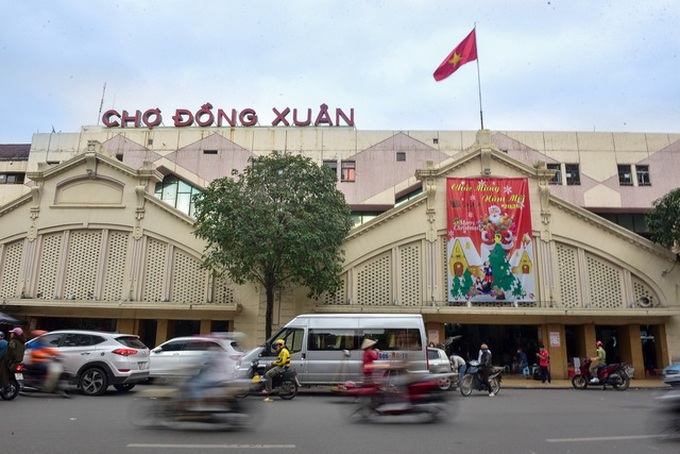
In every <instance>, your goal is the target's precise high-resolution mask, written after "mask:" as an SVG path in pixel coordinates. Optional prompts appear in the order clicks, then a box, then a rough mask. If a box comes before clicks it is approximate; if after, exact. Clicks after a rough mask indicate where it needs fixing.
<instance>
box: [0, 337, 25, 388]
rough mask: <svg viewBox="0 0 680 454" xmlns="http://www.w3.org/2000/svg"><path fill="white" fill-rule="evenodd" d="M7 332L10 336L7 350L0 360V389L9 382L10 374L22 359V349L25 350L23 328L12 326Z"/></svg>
mask: <svg viewBox="0 0 680 454" xmlns="http://www.w3.org/2000/svg"><path fill="white" fill-rule="evenodd" d="M9 333H10V336H11V337H10V340H9V343H8V344H7V351H6V352H5V356H3V358H2V360H1V361H0V389H2V388H4V387H5V386H7V385H8V384H9V377H10V374H11V373H13V371H14V369H15V368H16V366H18V365H19V364H20V363H21V362H22V361H23V360H24V351H25V350H26V347H25V346H24V343H25V342H26V337H25V336H24V330H23V329H21V328H14V329H11V330H10V331H9Z"/></svg>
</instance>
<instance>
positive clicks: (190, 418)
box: [129, 380, 259, 430]
mask: <svg viewBox="0 0 680 454" xmlns="http://www.w3.org/2000/svg"><path fill="white" fill-rule="evenodd" d="M247 386H248V383H247V382H244V381H243V380H240V381H239V380H232V381H228V382H224V383H222V384H221V385H220V386H215V387H211V388H208V389H206V390H205V391H204V393H203V394H202V395H201V402H200V404H199V403H198V402H196V401H195V400H192V399H189V398H188V397H187V395H186V393H185V391H184V389H183V386H182V385H181V384H180V385H177V384H173V383H170V382H166V383H165V384H164V385H162V386H151V387H149V388H147V389H144V390H143V391H141V392H140V393H138V396H135V400H134V401H133V403H132V405H131V407H130V414H129V419H130V421H131V422H132V424H134V425H136V426H138V427H142V428H166V429H215V430H230V429H249V428H253V427H254V425H255V423H256V422H257V421H258V419H259V418H258V417H257V414H256V413H255V411H256V409H255V408H254V406H252V405H248V403H247V402H245V401H243V400H242V399H239V398H237V394H238V393H240V392H241V391H242V389H243V388H244V387H247Z"/></svg>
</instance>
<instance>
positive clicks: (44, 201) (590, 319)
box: [0, 131, 680, 377]
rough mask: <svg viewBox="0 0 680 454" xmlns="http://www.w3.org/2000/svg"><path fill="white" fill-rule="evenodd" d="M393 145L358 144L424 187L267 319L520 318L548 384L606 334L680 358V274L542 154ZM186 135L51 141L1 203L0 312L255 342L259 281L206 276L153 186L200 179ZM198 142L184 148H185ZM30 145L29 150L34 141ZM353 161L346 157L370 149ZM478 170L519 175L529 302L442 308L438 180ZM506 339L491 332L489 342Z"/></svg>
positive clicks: (358, 234) (234, 153)
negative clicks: (526, 203) (51, 160)
mask: <svg viewBox="0 0 680 454" xmlns="http://www.w3.org/2000/svg"><path fill="white" fill-rule="evenodd" d="M341 134H347V132H346V131H345V132H342V133H341ZM207 137H209V138H210V139H209V140H210V141H212V142H215V143H212V142H210V143H211V144H212V145H210V146H214V147H216V148H219V147H223V146H224V145H225V144H228V145H229V146H228V147H227V148H228V150H226V151H228V152H229V153H231V158H230V159H231V161H229V163H228V164H223V166H224V169H226V168H227V167H229V166H243V165H245V163H247V159H248V157H250V156H252V151H248V150H246V149H245V148H243V147H240V146H235V145H233V142H231V141H225V140H224V139H220V138H216V137H213V136H211V135H208V136H207ZM112 141H117V143H118V146H117V147H118V148H116V150H121V149H123V150H132V151H131V152H130V153H128V154H125V155H124V157H123V159H122V162H121V159H117V158H120V157H119V156H118V154H117V152H115V153H114V152H111V151H107V147H106V145H107V144H108V146H111V143H112ZM392 142H394V143H391V144H387V143H386V142H384V141H383V142H380V143H379V144H378V145H375V146H372V147H369V148H367V150H368V149H370V150H374V151H375V152H376V153H378V154H379V152H381V150H383V149H387V150H389V153H390V154H392V153H393V151H394V149H395V147H396V146H397V145H398V146H399V147H402V148H403V147H405V148H404V149H410V148H413V149H415V150H416V151H417V152H421V151H423V152H425V157H426V158H427V159H423V160H422V161H419V162H418V170H417V171H416V173H415V176H413V177H407V178H406V180H403V178H404V177H399V181H400V182H397V183H395V181H396V180H395V181H390V182H389V184H393V185H394V186H393V187H392V189H391V196H392V198H393V199H394V197H395V194H396V193H399V192H400V191H404V190H407V189H408V188H409V187H417V186H420V187H421V188H422V194H420V195H419V196H416V197H414V198H412V199H410V200H408V201H406V202H405V203H403V204H400V205H397V206H394V208H391V209H390V210H388V211H386V212H385V213H383V214H381V215H380V216H378V217H377V218H375V219H373V220H371V221H369V222H367V223H365V224H362V225H360V226H357V227H355V228H354V229H353V230H352V232H351V233H350V235H349V236H348V238H347V241H346V243H345V265H344V271H343V281H344V287H343V288H342V289H341V291H340V292H338V293H337V294H336V295H335V296H334V297H330V296H325V297H323V298H320V299H319V300H309V299H308V298H307V297H306V296H305V294H306V291H305V289H302V288H284V289H280V290H279V291H278V293H277V304H276V307H275V317H274V323H275V325H282V324H284V323H285V322H287V321H288V320H290V319H291V318H292V317H294V316H295V315H297V314H299V313H303V312H331V313H333V312H356V311H364V312H384V313H394V312H408V313H421V314H423V316H424V318H425V320H426V323H427V327H428V331H429V332H430V333H431V334H432V335H433V337H436V338H438V339H443V338H444V337H445V336H446V335H447V330H448V329H449V327H450V326H452V325H465V326H468V327H474V326H487V327H488V326H497V327H504V326H506V327H507V326H511V327H520V326H521V327H523V328H522V329H526V327H530V328H531V329H532V330H534V331H535V333H536V337H537V339H538V340H540V341H542V342H544V343H545V344H546V345H547V346H548V347H549V348H550V350H551V356H552V364H553V375H554V376H556V377H559V376H567V375H568V374H569V368H570V364H571V361H572V357H573V356H589V355H590V354H591V346H592V345H594V343H595V339H596V336H597V335H598V330H601V329H602V327H605V328H606V329H608V330H615V331H616V338H617V342H618V354H619V355H620V357H621V359H622V360H625V361H628V362H632V363H633V364H634V365H635V367H636V375H637V376H642V375H643V373H644V372H643V371H644V362H645V361H644V359H643V347H642V340H641V339H642V338H643V337H644V336H643V334H644V335H645V336H654V338H655V339H656V341H657V350H656V353H655V355H656V360H657V363H658V366H659V367H661V366H663V365H665V364H667V363H668V362H669V361H670V359H671V358H672V357H674V356H678V355H680V302H679V300H680V298H679V297H678V294H679V290H678V285H679V283H680V267H673V264H674V261H675V260H676V257H675V255H674V254H672V253H671V252H670V251H667V250H665V249H663V248H660V247H658V246H656V245H654V244H652V243H651V242H649V241H647V240H645V239H644V238H642V237H640V236H639V235H636V234H634V233H632V232H630V231H628V230H626V229H623V228H621V227H619V226H617V225H615V224H613V223H611V222H608V221H606V220H604V219H603V218H601V217H599V216H597V215H594V214H592V213H591V212H589V211H587V210H586V209H584V208H582V207H580V206H578V205H576V204H574V203H573V202H571V201H568V199H569V198H570V197H572V198H574V197H575V196H574V195H573V194H571V195H569V194H567V195H568V197H565V194H564V192H565V189H564V188H563V187H559V188H556V187H554V186H551V185H550V184H549V180H550V179H551V178H552V177H553V172H552V171H550V170H548V169H546V167H545V165H544V163H538V162H537V163H535V165H530V164H527V163H526V162H521V161H519V160H517V159H515V158H513V157H512V156H510V155H509V154H508V153H506V152H504V151H502V150H501V149H499V148H498V146H497V145H496V144H497V143H499V141H498V140H496V141H495V142H494V141H492V139H491V134H490V132H489V131H479V132H478V133H477V134H476V135H475V140H474V142H473V143H472V145H471V146H469V147H467V148H465V149H463V150H462V151H460V152H457V153H452V154H451V155H448V156H442V155H441V153H439V152H433V151H432V150H430V149H428V148H427V147H423V146H422V145H419V144H418V143H417V142H414V141H413V139H411V138H406V137H405V136H403V135H401V134H397V135H396V138H394V139H392ZM501 142H502V141H501ZM191 143H194V142H191ZM191 143H187V144H185V145H183V146H181V147H179V150H178V151H177V156H181V160H182V162H183V163H184V166H180V165H179V164H178V161H177V160H176V159H175V160H172V159H171V157H170V155H165V156H161V155H160V154H157V153H154V152H151V151H148V150H147V151H145V152H143V153H142V152H140V151H139V150H138V148H136V147H135V146H133V145H131V144H130V142H129V141H128V140H127V139H125V140H124V139H122V138H119V137H118V138H116V137H114V138H112V139H109V141H108V142H105V144H104V145H102V144H101V143H99V144H95V143H88V144H87V147H85V150H83V151H78V150H71V151H68V150H61V151H60V152H61V153H66V152H68V153H70V155H71V157H70V158H68V159H65V160H63V161H61V162H60V163H59V164H58V165H52V166H47V165H44V164H40V165H38V166H37V168H36V169H31V170H30V171H29V172H28V174H27V176H28V178H29V179H30V181H31V182H32V184H31V185H28V186H27V187H26V191H25V192H26V193H25V194H24V195H22V196H20V197H18V198H16V199H14V200H13V201H11V202H10V203H7V204H6V205H4V206H3V207H0V224H1V225H2V227H3V229H2V233H1V234H0V266H1V267H2V269H3V273H2V275H0V299H2V301H3V303H4V304H3V307H4V308H5V309H4V310H5V311H8V312H10V313H12V314H13V315H15V316H18V317H20V318H24V319H26V320H27V321H28V323H29V324H30V325H32V326H33V327H38V325H40V324H41V323H45V320H47V319H55V318H59V319H62V320H63V319H67V320H71V321H74V322H75V321H81V322H82V321H83V320H85V321H87V320H92V321H93V323H94V322H97V323H99V322H100V321H102V320H108V321H110V324H109V325H105V326H104V327H113V328H114V329H116V330H119V331H127V332H135V333H138V334H140V335H142V336H143V339H144V340H145V341H146V342H147V343H149V344H150V345H152V346H153V345H156V344H158V343H160V342H161V341H164V340H166V339H167V338H169V337H172V336H173V335H174V334H176V333H177V332H178V331H177V330H178V329H180V327H179V324H180V323H183V322H187V321H191V322H193V323H195V325H194V326H195V328H192V329H195V330H196V331H197V332H210V331H214V330H222V329H225V328H226V329H236V330H238V331H243V332H245V333H247V334H248V335H249V336H250V342H251V343H252V344H256V343H258V342H260V341H262V339H263V336H264V323H263V321H264V305H265V303H264V295H263V294H262V292H261V291H260V289H259V288H257V287H256V286H255V285H252V284H248V285H243V286H236V285H234V284H233V283H230V282H229V281H228V280H226V279H224V278H216V277H215V276H212V275H211V274H210V273H209V272H208V271H207V270H204V269H202V268H201V267H200V263H201V254H202V251H203V248H204V246H205V245H204V244H203V243H202V242H201V241H199V240H197V239H196V238H195V237H194V236H193V234H192V218H190V217H189V216H187V215H185V214H183V213H182V212H180V211H179V210H176V209H174V208H172V207H171V206H169V205H167V204H165V203H164V202H162V201H160V200H158V199H157V198H156V197H154V195H153V194H154V190H155V184H156V183H157V182H159V181H162V179H163V175H164V173H166V172H168V171H169V169H172V170H173V174H174V175H178V176H179V177H181V178H184V179H186V180H187V181H190V182H192V184H195V185H196V186H199V187H200V186H202V185H205V184H206V182H207V181H209V178H206V175H205V172H202V171H201V169H202V168H203V167H206V168H211V166H210V165H209V163H208V162H203V161H201V160H200V159H195V160H193V161H192V160H191V159H190V158H191V156H193V155H192V153H184V154H182V152H181V151H182V150H185V151H186V150H188V149H190V148H191V146H192V145H191ZM395 143H396V144H397V145H395ZM121 144H122V145H121ZM208 145H209V144H206V143H203V144H202V145H201V146H200V147H199V146H194V148H195V149H193V148H191V151H192V152H193V153H194V155H195V154H196V153H198V152H200V150H202V149H204V148H206V147H208ZM121 147H122V148H121ZM409 147H410V148H409ZM36 149H38V151H36V153H37V154H38V155H40V153H41V152H40V151H39V149H40V144H39V143H38V144H37V145H36ZM219 150H220V152H223V151H225V149H223V148H219ZM359 154H361V153H359ZM364 154H365V156H363V157H357V158H356V159H357V160H358V161H359V160H361V159H364V160H368V161H370V160H371V159H376V156H377V154H374V155H371V154H370V153H368V152H367V151H364ZM201 156H202V155H201ZM357 156H358V155H357ZM381 156H382V155H381ZM210 157H211V155H207V157H204V159H209V158H210ZM321 159H323V156H321ZM381 159H385V157H384V156H383V158H381ZM151 160H153V161H154V164H150V163H149V161H151ZM421 164H422V165H421ZM131 165H132V167H131ZM211 169H212V170H211V171H214V169H213V168H211ZM224 169H223V170H224ZM161 171H162V172H164V173H162V172H161ZM218 174H219V172H218V173H215V174H214V175H212V174H211V175H212V176H211V177H210V178H214V177H216V176H218ZM480 175H483V176H485V177H486V178H489V179H491V178H498V177H523V178H527V179H528V181H529V198H530V201H531V207H532V211H531V217H532V226H533V231H532V236H533V244H534V257H533V261H531V260H524V259H523V261H521V262H520V265H521V266H522V267H524V268H525V269H531V270H533V271H534V273H535V280H536V282H535V286H536V293H537V296H536V301H532V302H519V303H516V304H508V303H507V302H503V301H499V302H494V303H484V304H450V303H448V302H447V298H446V292H447V289H446V273H447V267H448V265H449V264H448V263H447V259H446V233H447V224H446V188H445V185H446V178H447V177H453V176H455V177H470V176H477V177H479V176H480ZM385 184H387V183H385ZM339 186H342V182H339ZM567 189H568V187H567ZM591 190H593V189H587V190H586V192H588V191H591ZM362 191H364V192H365V189H363V190H360V189H359V188H356V189H355V191H354V192H355V194H354V196H353V197H363V199H361V200H362V202H363V203H365V204H370V203H371V202H377V203H376V204H377V205H379V204H380V203H382V202H383V201H384V199H385V197H386V195H385V192H386V191H382V192H377V193H375V192H374V193H373V195H370V194H369V193H364V192H362ZM367 194H368V195H367ZM600 196H601V195H600ZM600 196H598V197H600ZM461 266H465V265H461ZM511 342H512V339H509V338H508V339H497V344H498V345H499V346H505V344H508V343H511Z"/></svg>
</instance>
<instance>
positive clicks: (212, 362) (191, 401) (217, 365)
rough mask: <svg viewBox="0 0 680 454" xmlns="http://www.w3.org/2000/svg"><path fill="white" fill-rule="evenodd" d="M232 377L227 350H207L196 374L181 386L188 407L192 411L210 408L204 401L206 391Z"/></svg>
mask: <svg viewBox="0 0 680 454" xmlns="http://www.w3.org/2000/svg"><path fill="white" fill-rule="evenodd" d="M232 378H233V372H232V371H231V361H230V359H229V355H228V354H227V352H225V351H222V350H219V349H218V348H212V349H210V350H208V359H207V361H206V362H205V363H204V364H203V366H202V367H201V369H200V370H199V372H198V374H196V375H194V376H192V377H191V378H189V379H188V380H187V381H186V382H185V383H184V385H183V387H182V390H183V392H184V396H185V397H186V399H187V401H188V402H187V403H188V405H189V409H190V410H193V411H208V410H210V409H211V407H210V406H209V405H208V403H207V402H205V396H206V394H207V392H208V391H209V390H210V389H214V388H218V387H220V386H222V385H223V384H224V383H225V382H226V381H228V380H231V379H232Z"/></svg>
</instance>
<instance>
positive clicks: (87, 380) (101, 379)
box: [79, 367, 109, 396]
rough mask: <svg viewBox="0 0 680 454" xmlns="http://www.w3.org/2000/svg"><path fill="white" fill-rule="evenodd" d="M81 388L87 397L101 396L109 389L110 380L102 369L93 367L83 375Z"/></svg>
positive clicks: (80, 383)
mask: <svg viewBox="0 0 680 454" xmlns="http://www.w3.org/2000/svg"><path fill="white" fill-rule="evenodd" d="M79 387H80V392H81V393H83V394H85V395H86V396H101V395H102V394H104V392H105V391H106V388H108V387H109V379H108V377H107V376H106V372H104V371H103V370H102V369H101V368H99V367H93V368H91V369H88V370H86V371H85V372H83V373H82V375H81V376H80V382H79Z"/></svg>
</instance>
